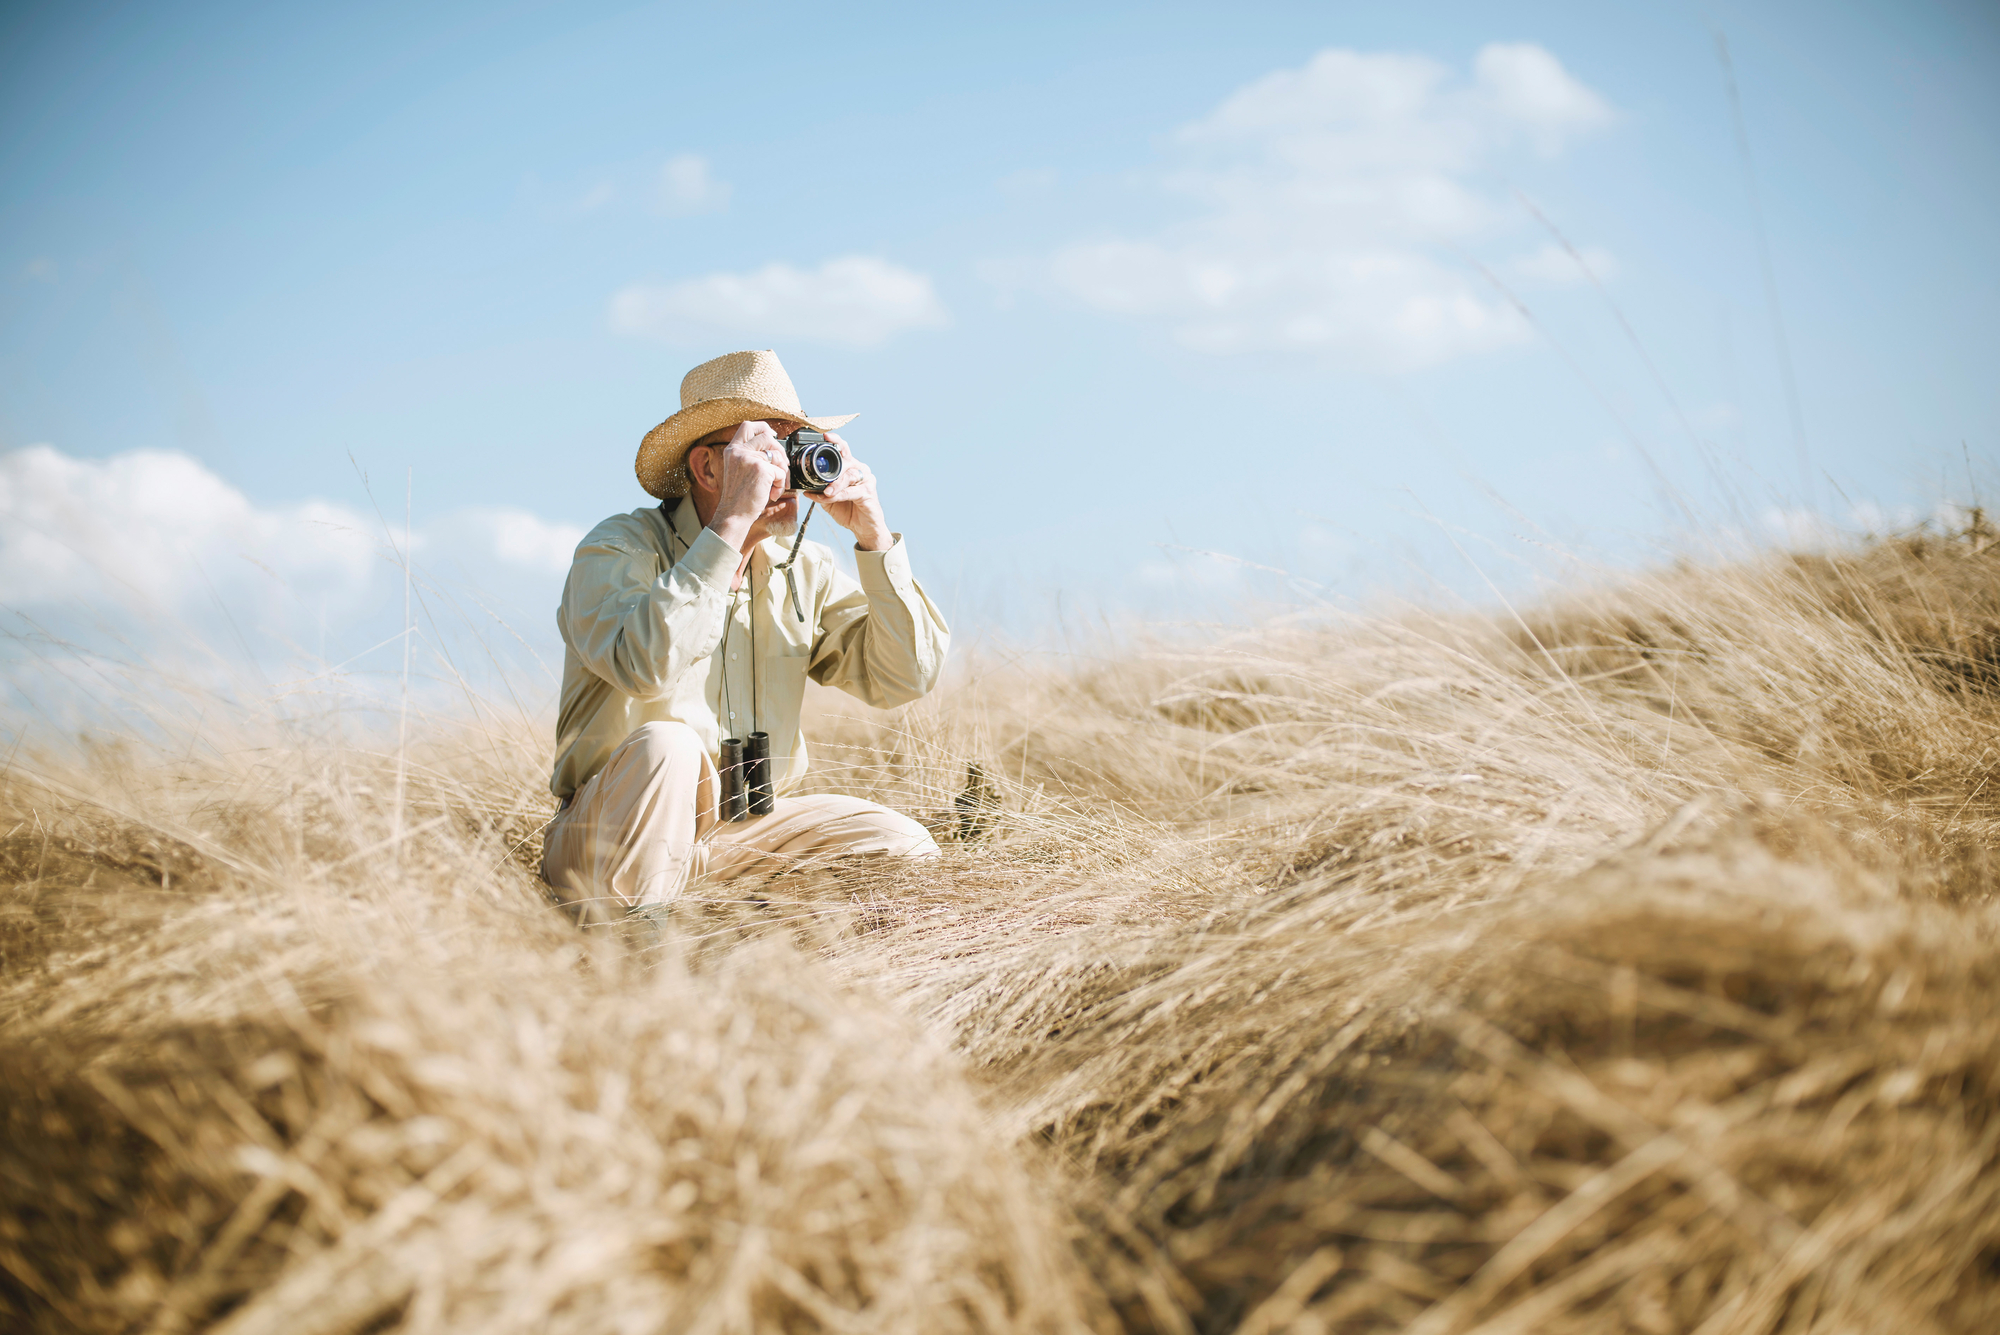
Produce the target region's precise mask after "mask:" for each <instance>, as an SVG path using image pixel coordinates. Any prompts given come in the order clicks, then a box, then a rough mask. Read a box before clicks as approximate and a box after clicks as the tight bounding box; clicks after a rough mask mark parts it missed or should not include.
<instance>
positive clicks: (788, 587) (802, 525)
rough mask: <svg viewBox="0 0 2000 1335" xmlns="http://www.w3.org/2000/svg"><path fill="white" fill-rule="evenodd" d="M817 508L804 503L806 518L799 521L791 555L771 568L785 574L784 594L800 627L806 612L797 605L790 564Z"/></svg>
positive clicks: (795, 558)
mask: <svg viewBox="0 0 2000 1335" xmlns="http://www.w3.org/2000/svg"><path fill="white" fill-rule="evenodd" d="M817 508H818V506H817V503H816V502H812V501H808V502H806V517H805V518H804V519H801V520H800V521H799V531H798V534H797V536H795V537H794V538H793V539H792V551H791V555H789V556H787V557H786V558H785V560H784V564H782V565H775V566H772V567H771V569H773V570H782V571H784V572H785V592H786V593H788V594H790V595H791V599H792V614H793V615H794V616H796V617H798V619H799V623H800V624H801V625H803V624H805V619H806V610H805V608H803V607H801V606H800V605H799V585H798V581H797V580H795V579H793V578H792V563H793V562H794V561H796V560H798V559H799V548H800V547H802V546H804V545H805V540H806V525H807V524H810V523H812V517H813V511H814V510H815V509H817Z"/></svg>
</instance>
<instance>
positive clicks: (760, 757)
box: [716, 732, 778, 820]
mask: <svg viewBox="0 0 2000 1335" xmlns="http://www.w3.org/2000/svg"><path fill="white" fill-rule="evenodd" d="M720 761H721V763H720V764H718V765H717V766H716V773H717V775H718V776H719V777H720V778H721V780H722V811H721V816H722V819H724V820H748V819H750V818H751V817H752V816H768V815H770V814H771V813H772V812H773V811H776V810H777V809H778V799H777V794H776V793H775V792H773V791H772V788H771V734H770V733H768V732H753V733H751V734H750V736H749V737H748V738H743V737H725V738H723V739H722V755H721V757H720Z"/></svg>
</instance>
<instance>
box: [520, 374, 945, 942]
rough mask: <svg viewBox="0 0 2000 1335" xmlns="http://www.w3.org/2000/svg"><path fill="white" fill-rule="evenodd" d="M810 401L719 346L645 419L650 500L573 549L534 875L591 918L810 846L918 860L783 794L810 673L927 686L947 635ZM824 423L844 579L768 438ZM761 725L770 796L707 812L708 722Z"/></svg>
mask: <svg viewBox="0 0 2000 1335" xmlns="http://www.w3.org/2000/svg"><path fill="white" fill-rule="evenodd" d="M852 420H853V417H852V415H849V416H847V417H808V416H807V415H806V413H805V411H804V409H803V408H801V407H800V406H799V396H798V392H797V391H796V390H794V389H793V388H792V382H791V378H790V377H789V376H787V375H786V374H785V369H784V367H783V366H781V365H779V363H778V358H777V354H775V353H773V352H770V351H763V352H732V353H730V354H729V355H727V356H725V357H718V358H716V359H715V360H714V361H711V362H704V363H702V364H701V365H700V366H697V367H695V368H694V370H692V371H690V372H688V374H687V378H686V379H684V380H682V381H681V409H680V411H679V412H677V413H675V414H674V415H673V416H672V417H669V418H668V419H667V420H666V421H664V422H662V423H660V424H659V425H658V426H656V427H654V428H653V429H652V430H651V431H649V432H647V433H646V437H645V439H644V440H643V441H642V442H641V443H640V446H639V457H638V460H637V462H636V463H635V465H634V471H636V472H637V474H638V476H639V485H641V486H642V487H644V488H645V489H646V490H647V491H648V492H650V493H651V494H653V495H654V496H658V497H660V498H662V504H660V505H659V506H657V507H650V506H649V507H646V508H643V509H639V510H634V511H633V512H632V513H631V514H628V515H614V516H613V517H611V518H610V519H607V520H605V521H604V522H603V523H601V524H599V525H598V526H597V527H596V528H594V529H592V530H591V531H590V533H589V535H588V536H586V537H585V538H584V540H583V542H582V544H581V545H580V546H578V547H577V549H576V556H575V559H574V562H573V564H572V565H571V566H570V571H569V579H568V580H567V581H566V582H565V583H564V585H563V597H562V605H561V607H560V608H558V609H557V611H556V625H557V627H558V628H559V629H560V630H561V631H562V637H563V644H564V646H565V653H564V655H563V684H562V709H561V714H560V716H559V718H558V720H557V724H556V767H555V775H554V777H553V778H552V780H551V781H550V785H549V786H550V788H551V789H552V790H553V791H554V793H555V795H556V797H557V798H558V799H560V800H561V803H562V805H561V808H560V810H558V811H557V813H556V817H555V819H554V821H552V822H551V823H550V825H549V827H548V831H547V834H546V838H545V840H544V852H543V855H542V872H543V875H545V876H546V877H547V878H548V881H549V884H550V885H551V886H553V887H555V889H556V891H557V893H558V894H559V895H560V896H561V897H562V898H563V899H564V901H565V902H566V903H568V904H570V905H572V906H573V908H574V911H576V912H577V913H578V915H579V917H580V918H581V920H583V921H586V922H600V921H605V920H607V919H609V918H610V917H613V916H616V914H617V913H619V912H620V911H622V910H624V909H629V908H633V907H637V906H640V905H646V904H658V903H664V902H666V901H668V900H671V899H672V898H674V896H676V895H677V894H679V893H680V891H681V889H682V887H683V886H685V885H686V884H687V882H688V881H689V880H690V879H692V878H693V877H696V876H703V875H706V876H708V877H710V878H726V877H730V876H735V875H740V874H742V873H744V872H746V871H751V870H755V869H760V868H768V867H774V866H779V865H788V864H791V863H794V862H797V861H799V860H802V859H805V858H821V857H828V856H834V855H839V854H855V853H884V854H900V855H904V856H915V857H926V856H928V857H935V856H936V855H937V845H936V844H935V843H933V842H932V840H931V837H930V835H929V834H928V833H927V832H926V831H925V829H924V827H923V826H921V825H919V824H917V822H915V821H913V820H911V819H910V818H909V817H908V816H904V815H901V814H899V813H897V812H894V811H891V810H889V808H887V807H884V806H880V805H878V804H876V803H873V802H865V801H862V800H861V799H860V798H855V797H840V796H826V795H819V796H799V795H795V794H793V793H792V790H793V789H795V788H796V787H797V785H798V783H799V781H800V780H801V779H802V778H803V777H804V776H805V773H806V769H807V765H808V756H807V751H806V744H805V740H804V738H803V737H801V736H800V734H799V712H800V707H801V705H802V704H803V702H804V698H805V684H806V679H807V678H808V677H810V678H812V680H814V681H816V682H819V683H820V684H822V685H825V686H838V687H840V688H841V689H842V690H844V691H846V692H848V693H849V694H850V695H853V696H856V697H858V698H859V699H861V700H864V701H866V702H867V703H869V704H871V705H874V706H876V707H878V708H887V707H889V706H892V705H900V704H906V703H908V702H909V701H911V700H915V699H917V698H918V697H919V696H922V695H923V694H924V693H925V692H927V691H929V690H930V689H931V687H933V686H935V685H936V684H937V680H938V676H939V674H940V672H941V671H942V670H943V667H944V658H945V650H946V647H947V644H948V642H949V634H950V632H949V630H948V628H947V627H946V626H945V623H944V618H943V617H942V616H940V615H939V614H938V611H937V609H936V608H935V607H933V606H932V605H931V602H930V599H929V598H927V597H925V596H924V592H923V590H922V589H921V588H919V587H918V586H917V582H916V580H915V579H914V578H913V577H912V576H911V574H910V558H909V554H908V552H907V550H906V549H905V547H904V544H903V538H902V535H901V534H900V533H895V532H892V531H891V530H890V529H889V526H888V523H887V522H886V521H885V520H884V519H883V517H882V503H881V499H880V497H879V496H878V495H877V494H876V490H875V477H874V474H873V473H871V472H870V471H869V469H868V467H867V466H866V465H865V464H862V463H861V462H860V461H858V460H857V459H855V458H854V456H853V455H852V454H851V453H850V452H849V451H848V448H847V443H846V442H845V441H843V440H842V439H841V438H840V437H839V436H837V435H834V434H832V432H833V428H835V427H838V426H844V425H845V424H846V423H848V422H850V421H852ZM802 425H803V426H811V427H814V428H817V429H819V430H822V431H825V432H827V433H828V434H827V440H828V442H829V443H830V444H833V445H835V446H837V447H838V448H839V450H840V454H841V459H842V462H843V468H842V471H841V474H840V476H839V478H838V479H836V480H835V481H834V482H833V484H832V485H831V486H829V487H828V488H827V489H826V491H825V492H824V493H822V494H820V495H818V496H816V497H813V498H811V499H813V500H815V501H817V503H818V505H819V507H820V509H821V510H823V511H824V512H825V514H826V516H827V518H829V519H831V520H832V521H833V522H834V523H836V524H838V525H840V526H841V527H842V528H844V529H846V530H847V531H848V532H849V533H851V534H853V535H854V561H855V565H856V567H857V568H858V569H859V571H860V575H861V578H860V582H859V583H856V582H855V581H854V580H853V579H852V578H850V577H849V576H847V575H846V574H844V573H843V572H842V571H841V570H840V569H839V568H838V567H837V566H836V565H835V564H834V559H833V553H832V551H830V550H829V549H828V548H826V547H823V546H821V545H819V544H818V543H815V542H807V543H804V544H803V545H802V546H800V547H799V548H798V554H797V559H796V561H795V562H793V563H792V564H790V565H787V564H786V562H787V559H788V557H790V556H791V554H792V550H793V544H792V543H791V542H789V541H785V539H789V538H791V537H792V535H794V534H795V533H796V532H797V525H798V523H799V522H800V520H799V499H800V498H799V496H798V494H797V493H796V492H793V491H791V490H789V475H788V469H787V466H786V459H785V452H784V448H783V446H782V444H781V439H780V438H781V437H783V436H784V435H786V434H788V433H790V432H791V431H793V430H794V429H796V428H798V427H799V426H802ZM759 731H761V732H765V733H768V734H769V736H770V751H771V771H772V776H773V779H774V781H775V786H776V788H777V790H778V792H779V794H780V796H779V797H778V801H777V808H776V810H775V812H774V813H773V814H771V815H768V816H762V817H752V818H750V819H749V820H747V821H740V822H737V821H722V820H718V819H717V816H718V811H717V793H718V787H719V785H718V782H717V778H716V759H717V753H718V747H719V744H720V742H721V739H722V738H724V737H739V738H741V737H748V736H749V735H750V734H751V733H752V732H759Z"/></svg>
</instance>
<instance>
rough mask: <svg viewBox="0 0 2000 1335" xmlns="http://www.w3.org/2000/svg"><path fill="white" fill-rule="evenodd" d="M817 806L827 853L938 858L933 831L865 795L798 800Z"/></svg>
mask: <svg viewBox="0 0 2000 1335" xmlns="http://www.w3.org/2000/svg"><path fill="white" fill-rule="evenodd" d="M794 800H796V801H798V802H799V803H801V804H803V805H810V806H811V807H812V808H814V810H815V813H816V814H817V816H818V817H819V820H818V825H819V829H820V832H821V839H822V841H823V843H824V845H825V847H824V848H823V850H822V851H824V852H829V853H831V852H836V851H839V852H848V853H888V854H892V855H894V856H898V857H912V858H934V857H937V856H938V846H937V841H936V840H935V839H933V838H931V832H930V831H929V830H927V829H925V828H924V827H923V826H922V825H921V824H919V823H918V822H917V821H915V820H912V819H911V818H910V817H908V816H905V815H904V814H903V813H902V812H900V811H895V810H892V809H891V808H889V807H885V806H883V805H882V804H881V803H879V802H870V801H868V800H867V799H865V798H860V797H848V796H845V795H843V794H837V793H824V794H819V795H816V796H812V797H802V798H797V799H794Z"/></svg>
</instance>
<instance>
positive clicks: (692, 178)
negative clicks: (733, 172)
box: [653, 153, 730, 218]
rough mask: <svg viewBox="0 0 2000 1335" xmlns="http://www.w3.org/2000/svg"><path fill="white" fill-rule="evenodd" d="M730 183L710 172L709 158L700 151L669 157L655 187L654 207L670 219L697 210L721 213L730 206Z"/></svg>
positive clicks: (688, 215)
mask: <svg viewBox="0 0 2000 1335" xmlns="http://www.w3.org/2000/svg"><path fill="white" fill-rule="evenodd" d="M729 196H730V185H729V183H728V182H727V181H718V180H716V179H715V177H714V176H712V175H710V174H709V167H708V159H707V158H705V157H702V156H701V155H700V154H698V153H682V154H679V155H677V156H675V157H671V158H668V159H667V161H666V165H665V166H663V167H661V168H660V172H659V178H658V180H657V181H655V183H654V187H653V207H654V208H655V209H657V210H658V211H659V212H661V213H663V214H665V215H666V216H667V217H669V218H686V217H691V216H693V215H694V214H697V213H721V212H722V211H723V210H724V209H726V208H728V207H729Z"/></svg>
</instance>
